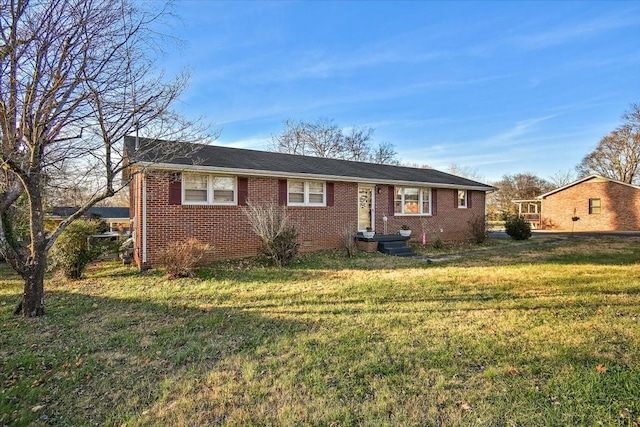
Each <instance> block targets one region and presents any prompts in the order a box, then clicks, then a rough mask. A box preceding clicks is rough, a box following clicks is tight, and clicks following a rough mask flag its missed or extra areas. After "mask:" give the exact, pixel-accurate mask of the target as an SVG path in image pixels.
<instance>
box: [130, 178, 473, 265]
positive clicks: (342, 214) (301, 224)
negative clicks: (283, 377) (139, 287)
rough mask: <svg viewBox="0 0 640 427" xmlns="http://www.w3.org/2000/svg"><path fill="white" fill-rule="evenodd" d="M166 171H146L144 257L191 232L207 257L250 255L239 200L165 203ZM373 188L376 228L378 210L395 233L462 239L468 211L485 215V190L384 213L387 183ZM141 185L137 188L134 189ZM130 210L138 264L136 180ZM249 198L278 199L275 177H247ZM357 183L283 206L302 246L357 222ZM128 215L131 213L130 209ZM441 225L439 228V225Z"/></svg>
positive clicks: (252, 245)
mask: <svg viewBox="0 0 640 427" xmlns="http://www.w3.org/2000/svg"><path fill="white" fill-rule="evenodd" d="M170 176H171V174H170V173H169V172H152V173H148V174H147V175H146V188H147V226H146V229H147V263H148V265H153V263H154V262H157V259H158V254H159V251H161V250H162V249H163V248H165V247H166V246H167V244H168V243H169V242H175V241H181V240H185V239H188V238H190V237H196V238H198V239H199V240H202V241H203V242H207V243H210V244H212V245H214V246H215V247H216V250H215V252H214V253H213V254H212V256H211V257H210V260H215V259H228V258H239V257H246V256H255V255H256V254H257V250H258V247H259V242H258V238H257V237H256V236H255V234H254V233H253V231H252V230H251V226H250V225H249V223H248V222H247V220H246V218H245V216H244V214H243V212H242V208H241V207H240V206H194V205H169V204H168V199H169V180H170ZM376 188H379V189H380V194H376V218H375V221H376V231H377V232H378V233H381V232H382V231H383V227H384V226H383V220H382V218H383V216H385V215H387V216H388V223H387V232H388V233H395V232H397V231H398V230H399V229H400V226H401V225H402V224H407V225H409V226H410V227H411V228H412V230H413V233H412V239H418V240H419V239H421V234H422V221H423V220H424V221H425V223H426V224H427V225H428V227H429V229H430V230H431V229H432V231H430V233H431V234H428V237H427V238H428V239H429V240H432V239H435V236H437V237H440V239H441V240H443V241H451V240H461V239H467V238H468V235H467V228H468V227H467V221H468V220H469V219H470V218H471V216H473V215H484V206H485V193H484V192H479V191H474V192H469V194H470V195H471V196H470V197H472V207H471V208H469V209H457V208H456V207H454V198H455V197H457V193H456V192H454V190H450V189H438V190H437V213H436V215H435V216H432V217H394V216H393V214H392V213H391V214H390V213H389V210H388V208H389V206H388V188H389V187H388V186H386V185H378V186H377V187H376ZM139 190H140V191H139ZM131 194H132V196H131V197H132V203H131V206H132V207H133V206H138V207H137V208H133V209H132V212H134V213H135V214H137V215H136V221H135V223H134V229H135V230H136V252H137V253H136V255H135V260H136V262H137V263H138V265H141V263H140V261H141V255H140V254H141V251H142V246H141V242H142V238H141V237H142V236H141V234H140V231H139V230H141V226H142V223H141V217H142V215H141V212H142V207H141V205H140V204H137V203H136V199H138V200H140V199H141V182H140V180H139V179H137V180H135V179H134V182H133V183H132V191H131ZM248 198H249V200H250V201H252V202H254V203H260V202H267V201H271V202H274V203H277V201H278V179H276V178H261V177H249V178H248ZM357 199H358V184H357V183H349V182H334V206H327V207H292V206H289V207H287V212H288V213H289V215H290V217H291V219H292V221H293V223H294V224H296V225H297V226H298V230H299V233H300V237H299V241H300V244H301V251H305V252H306V251H314V250H321V249H333V248H337V247H339V246H340V235H341V232H342V231H343V230H344V229H345V228H350V229H352V230H355V228H356V225H357V218H358V212H357ZM132 215H133V214H132ZM440 230H442V231H440Z"/></svg>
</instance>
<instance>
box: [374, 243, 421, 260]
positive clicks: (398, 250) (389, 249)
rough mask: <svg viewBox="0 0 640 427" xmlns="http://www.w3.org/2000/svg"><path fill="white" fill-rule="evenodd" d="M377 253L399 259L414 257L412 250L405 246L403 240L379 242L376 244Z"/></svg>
mask: <svg viewBox="0 0 640 427" xmlns="http://www.w3.org/2000/svg"><path fill="white" fill-rule="evenodd" d="M378 251H380V252H382V253H383V254H387V255H394V256H400V257H410V256H415V255H416V253H415V252H413V249H411V247H410V246H407V242H406V239H405V238H402V240H388V241H381V242H379V243H378Z"/></svg>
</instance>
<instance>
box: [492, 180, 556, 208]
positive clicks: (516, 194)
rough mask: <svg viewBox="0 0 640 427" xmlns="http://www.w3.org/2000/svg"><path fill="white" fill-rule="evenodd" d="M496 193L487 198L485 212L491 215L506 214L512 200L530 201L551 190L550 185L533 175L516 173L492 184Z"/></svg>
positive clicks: (511, 204) (511, 205)
mask: <svg viewBox="0 0 640 427" xmlns="http://www.w3.org/2000/svg"><path fill="white" fill-rule="evenodd" d="M493 186H494V187H496V188H497V189H498V191H496V192H493V193H489V194H488V196H487V204H488V208H487V210H488V211H489V212H492V213H496V212H504V213H508V212H510V211H511V208H512V207H513V206H514V205H513V203H512V200H531V199H535V198H536V197H538V196H540V195H541V194H544V193H546V192H548V191H550V190H552V189H553V187H552V185H551V184H550V183H548V182H547V181H545V180H544V179H542V178H539V177H537V176H536V175H534V174H533V173H530V172H526V173H518V174H515V175H503V177H502V179H501V180H500V181H498V182H494V183H493Z"/></svg>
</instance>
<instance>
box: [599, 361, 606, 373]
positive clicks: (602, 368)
mask: <svg viewBox="0 0 640 427" xmlns="http://www.w3.org/2000/svg"><path fill="white" fill-rule="evenodd" d="M596 372H597V373H599V374H601V373H603V372H607V367H606V366H604V365H603V364H602V363H601V364H599V365H598V366H596Z"/></svg>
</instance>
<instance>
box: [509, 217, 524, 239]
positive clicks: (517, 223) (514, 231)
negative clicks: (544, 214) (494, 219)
mask: <svg viewBox="0 0 640 427" xmlns="http://www.w3.org/2000/svg"><path fill="white" fill-rule="evenodd" d="M504 228H505V231H506V232H507V235H509V236H510V237H511V238H512V239H514V240H527V239H528V238H530V237H531V224H529V223H528V222H527V221H525V220H524V218H522V217H519V216H512V217H510V218H507V220H506V221H505V224H504Z"/></svg>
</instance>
